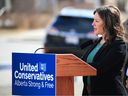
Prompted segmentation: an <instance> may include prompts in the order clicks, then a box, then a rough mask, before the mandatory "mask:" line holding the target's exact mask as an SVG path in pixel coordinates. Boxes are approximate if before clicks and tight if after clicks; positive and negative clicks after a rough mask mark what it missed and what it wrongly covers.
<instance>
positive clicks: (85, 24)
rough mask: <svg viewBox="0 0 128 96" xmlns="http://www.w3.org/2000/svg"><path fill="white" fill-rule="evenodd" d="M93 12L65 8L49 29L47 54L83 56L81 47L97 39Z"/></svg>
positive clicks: (46, 45)
mask: <svg viewBox="0 0 128 96" xmlns="http://www.w3.org/2000/svg"><path fill="white" fill-rule="evenodd" d="M92 22H93V11H92V10H86V9H75V8H64V9H62V10H61V12H60V14H59V15H58V16H56V17H55V19H54V21H53V22H52V23H51V25H50V26H49V27H48V28H47V35H46V40H45V45H44V46H45V53H72V54H75V55H77V56H78V57H80V56H81V54H82V53H83V52H82V50H80V49H79V48H80V45H81V44H82V43H84V42H86V41H87V40H93V39H96V38H97V37H96V36H95V35H94V33H93V27H92Z"/></svg>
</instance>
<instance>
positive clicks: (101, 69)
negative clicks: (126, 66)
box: [82, 38, 126, 95]
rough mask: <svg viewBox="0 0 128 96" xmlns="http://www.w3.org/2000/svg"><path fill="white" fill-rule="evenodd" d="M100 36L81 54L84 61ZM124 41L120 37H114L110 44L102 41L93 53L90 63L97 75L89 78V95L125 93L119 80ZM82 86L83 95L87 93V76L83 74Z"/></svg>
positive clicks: (123, 56)
mask: <svg viewBox="0 0 128 96" xmlns="http://www.w3.org/2000/svg"><path fill="white" fill-rule="evenodd" d="M100 40H101V38H100V39H98V40H96V41H95V42H94V43H93V44H92V45H91V46H89V47H88V50H87V51H86V52H85V54H84V56H83V58H82V59H83V60H84V61H86V60H87V57H88V55H89V53H90V52H91V51H92V50H93V48H95V46H96V45H97V44H98V43H99V42H100ZM125 48H126V46H125V43H124V42H123V40H122V39H120V38H116V39H115V40H113V41H112V42H111V44H107V43H104V44H103V46H102V47H101V48H100V49H99V51H98V52H97V54H96V55H95V57H94V59H93V61H92V63H90V65H92V66H93V67H95V68H96V69H97V76H91V78H90V82H91V85H90V89H91V91H90V94H91V95H121V94H123V95H125V94H126V90H125V88H124V86H123V83H122V81H121V68H122V66H123V62H124V58H125ZM83 82H84V88H83V95H86V94H88V91H87V88H86V86H87V77H86V76H83Z"/></svg>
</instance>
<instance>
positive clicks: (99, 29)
mask: <svg viewBox="0 0 128 96" xmlns="http://www.w3.org/2000/svg"><path fill="white" fill-rule="evenodd" d="M92 26H93V28H94V33H95V34H96V35H103V34H104V22H103V20H102V19H101V18H100V16H99V14H98V13H97V12H96V13H95V15H94V21H93V23H92Z"/></svg>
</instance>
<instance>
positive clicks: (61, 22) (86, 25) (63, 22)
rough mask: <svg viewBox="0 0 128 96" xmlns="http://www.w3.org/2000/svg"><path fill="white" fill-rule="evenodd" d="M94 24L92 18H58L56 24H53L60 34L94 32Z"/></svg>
mask: <svg viewBox="0 0 128 96" xmlns="http://www.w3.org/2000/svg"><path fill="white" fill-rule="evenodd" d="M92 22H93V19H92V18H84V17H71V16H58V18H57V20H56V22H55V23H54V24H53V27H55V28H57V29H58V30H59V31H60V32H61V31H62V32H63V31H64V32H69V31H74V32H79V33H87V32H92V31H93V27H92Z"/></svg>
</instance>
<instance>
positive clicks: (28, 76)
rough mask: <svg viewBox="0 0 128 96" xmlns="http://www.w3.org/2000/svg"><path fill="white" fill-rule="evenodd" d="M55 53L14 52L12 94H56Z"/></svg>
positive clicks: (30, 95)
mask: <svg viewBox="0 0 128 96" xmlns="http://www.w3.org/2000/svg"><path fill="white" fill-rule="evenodd" d="M55 71H56V56H55V54H30V53H12V95H29V96H32V95H34V96H36V95H40V96H50V95H52V96H55V95H56V90H55V89H56V72H55Z"/></svg>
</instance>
